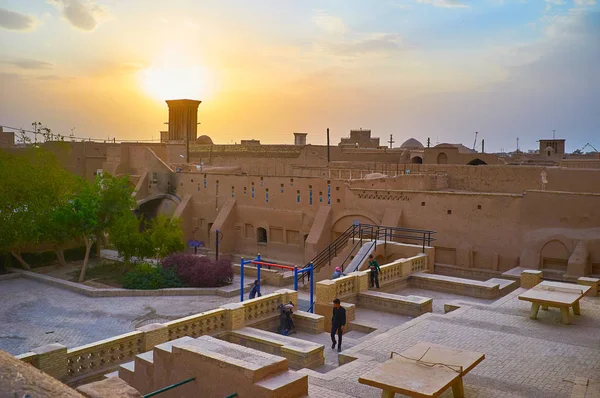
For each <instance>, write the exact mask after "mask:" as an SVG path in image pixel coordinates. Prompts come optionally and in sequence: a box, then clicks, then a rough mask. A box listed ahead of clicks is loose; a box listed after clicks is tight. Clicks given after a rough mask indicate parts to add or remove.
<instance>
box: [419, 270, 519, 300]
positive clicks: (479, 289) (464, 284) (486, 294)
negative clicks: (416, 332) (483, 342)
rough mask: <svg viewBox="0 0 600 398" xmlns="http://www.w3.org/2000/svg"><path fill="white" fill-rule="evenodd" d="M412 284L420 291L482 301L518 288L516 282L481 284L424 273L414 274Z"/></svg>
mask: <svg viewBox="0 0 600 398" xmlns="http://www.w3.org/2000/svg"><path fill="white" fill-rule="evenodd" d="M410 284H411V285H412V286H414V287H418V288H420V289H427V290H437V291H440V292H446V293H454V294H459V295H463V296H469V297H476V298H482V299H495V298H498V297H501V296H503V295H505V294H507V293H509V292H510V291H512V290H514V289H516V287H517V285H516V283H515V282H514V281H510V280H504V279H499V278H492V279H490V280H489V281H487V282H481V281H475V280H472V279H463V278H455V277H452V276H445V275H435V274H426V273H422V272H417V273H414V274H412V275H411V279H410ZM511 289H512V290H511Z"/></svg>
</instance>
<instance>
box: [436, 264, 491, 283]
mask: <svg viewBox="0 0 600 398" xmlns="http://www.w3.org/2000/svg"><path fill="white" fill-rule="evenodd" d="M434 273H435V274H436V275H445V276H454V277H457V278H467V279H476V280H480V281H487V280H488V279H491V278H502V277H503V276H502V272H500V271H492V270H483V269H475V268H464V267H457V266H455V265H446V264H435V272H434Z"/></svg>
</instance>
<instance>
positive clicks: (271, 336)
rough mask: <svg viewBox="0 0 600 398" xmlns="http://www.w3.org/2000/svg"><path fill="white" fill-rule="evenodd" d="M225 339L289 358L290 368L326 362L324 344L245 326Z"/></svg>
mask: <svg viewBox="0 0 600 398" xmlns="http://www.w3.org/2000/svg"><path fill="white" fill-rule="evenodd" d="M224 339H225V340H227V341H229V342H231V343H235V344H239V345H242V346H244V347H248V348H254V349H257V350H259V351H262V352H267V353H269V354H273V355H279V356H282V357H284V358H287V360H288V361H289V365H290V368H292V369H302V368H311V369H314V368H317V367H319V366H321V365H323V363H324V362H325V357H324V355H323V349H324V346H323V344H316V343H312V342H310V341H306V340H300V339H296V338H294V337H290V336H283V335H280V334H277V333H272V332H268V331H265V330H260V329H255V328H251V327H245V328H242V329H237V330H234V331H233V332H230V333H228V334H227V335H226V336H225V337H224Z"/></svg>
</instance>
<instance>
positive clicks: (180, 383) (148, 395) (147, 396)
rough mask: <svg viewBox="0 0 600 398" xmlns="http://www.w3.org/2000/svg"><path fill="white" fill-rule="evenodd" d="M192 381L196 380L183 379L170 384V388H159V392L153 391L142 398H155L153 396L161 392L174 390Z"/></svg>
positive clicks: (193, 378)
mask: <svg viewBox="0 0 600 398" xmlns="http://www.w3.org/2000/svg"><path fill="white" fill-rule="evenodd" d="M194 380H196V378H195V377H190V378H189V379H185V380H183V381H180V382H179V383H175V384H171V385H170V386H166V387H163V388H161V389H160V390H156V391H154V392H151V393H149V394H146V395H144V398H150V397H153V396H155V395H158V394H161V393H163V392H165V391H169V390H172V389H174V388H176V387H179V386H182V385H184V384H187V383H189V382H190V381H194Z"/></svg>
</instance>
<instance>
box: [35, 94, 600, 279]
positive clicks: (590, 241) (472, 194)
mask: <svg viewBox="0 0 600 398" xmlns="http://www.w3.org/2000/svg"><path fill="white" fill-rule="evenodd" d="M182 101H183V102H182ZM168 104H169V109H170V112H172V113H173V114H170V116H169V120H170V124H169V132H168V133H169V139H170V140H169V143H161V144H112V143H105V144H104V143H88V142H85V143H70V144H69V145H70V146H71V151H70V152H69V154H68V156H66V157H65V158H64V159H63V161H64V163H65V165H66V167H67V168H68V169H69V170H71V171H72V172H74V173H77V174H79V175H82V176H84V177H86V178H89V179H92V178H94V176H95V173H96V172H97V171H98V170H99V169H101V170H104V171H106V172H109V173H111V174H116V175H123V174H129V175H130V176H131V181H132V184H133V185H134V186H135V195H136V199H137V200H138V204H139V205H140V211H141V212H142V213H147V214H148V215H149V216H153V215H155V214H158V213H164V214H167V215H168V216H174V217H179V218H180V219H181V220H182V225H183V229H184V234H185V240H186V241H187V240H188V239H197V240H201V241H204V242H205V244H206V246H207V247H211V248H212V250H214V244H215V242H214V237H215V234H216V231H217V230H218V231H219V232H220V233H222V234H223V238H222V241H221V242H220V248H219V250H220V251H221V252H222V253H235V254H240V255H254V254H256V253H257V252H260V253H261V254H262V255H263V256H264V257H265V258H271V259H276V260H279V261H286V262H290V263H295V264H306V263H307V262H309V261H310V260H311V259H312V258H313V257H314V256H315V255H316V254H317V253H318V252H319V251H320V250H322V249H324V248H325V247H327V245H328V244H329V243H330V242H331V241H332V239H334V238H335V237H336V236H339V234H341V233H342V232H343V231H345V230H346V229H347V228H348V227H349V226H351V225H352V224H353V223H355V222H356V221H358V222H360V223H366V224H375V225H384V226H390V227H406V228H413V229H423V230H434V231H437V232H438V235H437V241H436V242H435V248H436V251H435V262H436V266H438V267H440V269H443V270H445V271H446V272H448V273H451V274H454V275H477V274H478V273H481V272H484V273H486V275H488V276H489V275H500V274H501V273H502V272H505V271H507V270H510V269H513V268H515V267H525V268H532V269H543V270H546V272H547V273H548V274H552V275H555V274H558V277H559V278H560V277H562V276H563V275H568V273H567V270H568V268H569V266H570V264H574V262H576V261H577V262H579V263H583V265H582V267H583V268H580V270H579V271H578V273H580V274H600V230H599V229H598V225H600V212H598V211H596V210H597V209H598V208H599V207H600V169H598V168H597V169H592V168H575V167H559V166H554V165H551V166H537V165H505V164H503V162H502V159H500V158H498V157H497V156H495V155H492V154H486V153H478V152H475V151H473V150H471V149H469V148H466V147H464V146H463V145H460V144H439V145H436V146H435V147H433V148H423V145H422V144H421V143H419V142H418V141H417V140H414V139H408V140H406V142H404V143H403V144H402V146H401V147H400V148H392V149H390V148H379V147H378V143H379V142H378V138H372V137H371V132H370V130H353V131H352V132H351V134H350V138H348V139H342V142H341V143H340V145H335V146H331V147H330V148H327V146H324V145H310V144H306V145H305V144H304V141H303V139H304V138H305V136H304V137H302V135H299V134H298V133H296V134H295V137H294V145H254V144H253V143H252V144H250V143H249V145H217V144H212V140H211V139H210V137H207V136H204V137H201V139H200V138H199V139H198V140H194V141H193V142H191V143H190V162H189V163H186V162H185V153H186V145H185V144H184V143H183V141H184V140H185V139H186V137H187V136H190V135H191V136H193V137H195V133H196V120H197V115H196V112H197V105H198V104H200V102H199V101H189V100H181V101H169V102H168ZM171 121H172V122H173V123H171ZM553 142H555V143H556V144H557V145H556V151H558V152H561V151H564V141H563V142H562V143H561V140H555V141H553ZM356 143H359V148H356V147H355V146H354V147H352V145H354V144H356ZM546 144H547V143H546ZM47 145H49V147H51V144H47ZM361 145H363V146H361ZM542 145H545V144H542ZM365 146H369V147H365ZM552 148H553V150H554V147H552ZM328 151H329V152H330V159H329V161H328V155H327V152H328ZM476 165H477V166H476ZM576 247H580V248H581V247H583V249H580V250H579V251H578V253H579V254H577V256H575V255H574V253H575V248H576ZM581 253H584V255H583V256H582V255H581ZM576 258H577V259H576ZM386 260H388V259H386ZM580 276H581V275H580Z"/></svg>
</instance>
